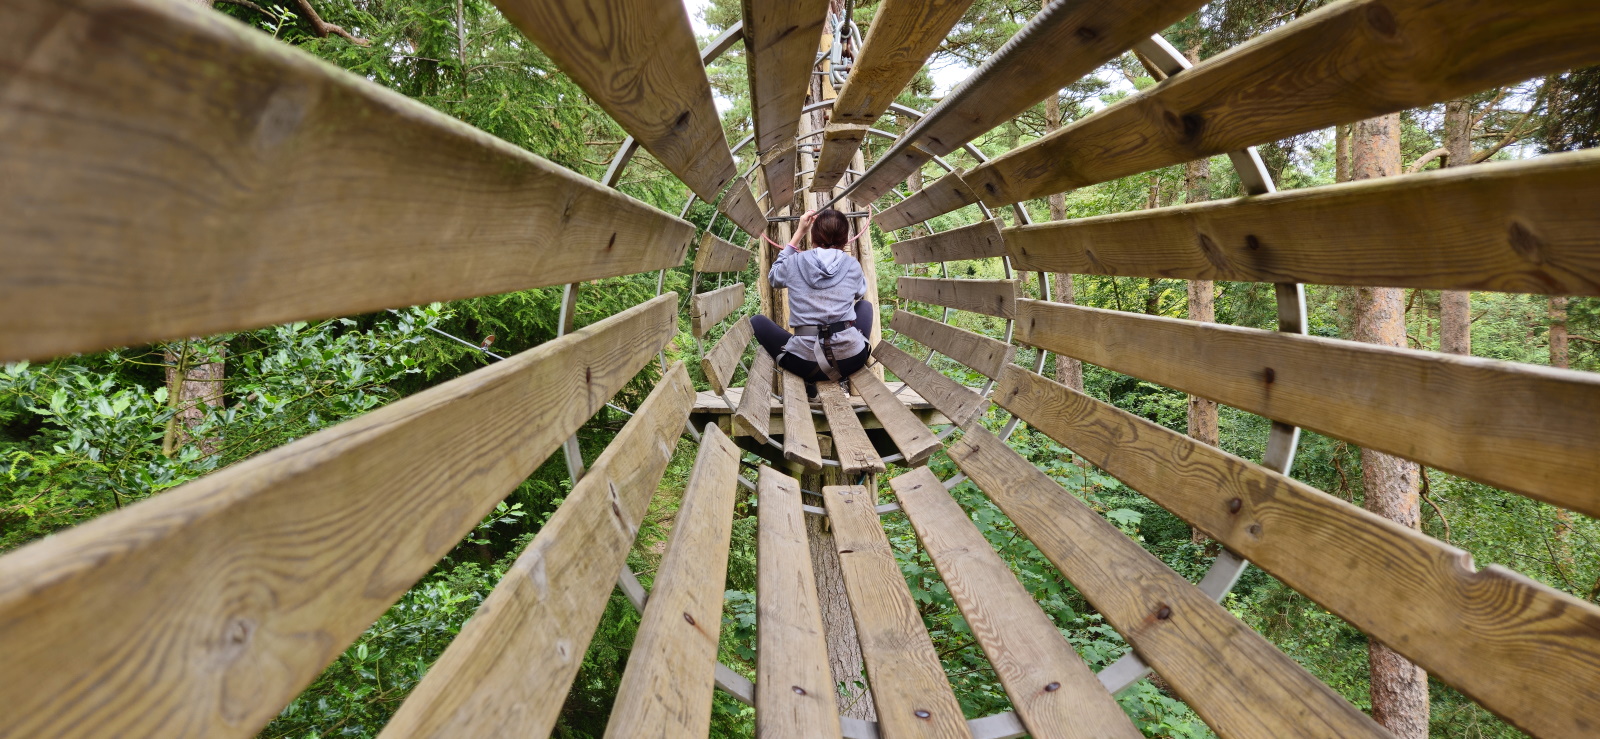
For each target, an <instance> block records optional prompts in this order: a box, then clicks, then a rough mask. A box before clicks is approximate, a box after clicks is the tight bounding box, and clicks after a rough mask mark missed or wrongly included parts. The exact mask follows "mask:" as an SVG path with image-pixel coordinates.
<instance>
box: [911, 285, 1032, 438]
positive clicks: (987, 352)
mask: <svg viewBox="0 0 1600 739" xmlns="http://www.w3.org/2000/svg"><path fill="white" fill-rule="evenodd" d="M889 328H890V329H892V330H894V331H897V332H899V333H902V334H905V335H906V336H908V337H910V338H912V339H915V340H916V341H917V343H919V344H922V345H923V346H926V347H928V348H930V349H933V350H936V351H938V352H939V353H940V354H943V355H945V356H947V357H949V358H951V359H954V360H956V361H957V362H960V363H962V364H964V365H966V366H968V367H970V368H972V369H973V370H974V371H976V372H978V373H979V374H982V375H983V376H985V377H988V378H990V379H998V378H999V377H1000V370H1001V369H1004V368H1005V366H1006V365H1008V364H1010V363H1011V358H1012V357H1013V356H1016V353H1017V348H1016V347H1015V346H1012V345H1010V344H1007V343H1005V342H1004V341H1000V340H998V339H991V338H989V337H987V336H984V335H982V334H975V333H973V332H971V331H968V330H966V329H960V328H956V327H955V326H951V325H950V324H948V323H941V322H939V321H935V320H933V319H932V318H925V317H923V316H919V315H917V314H915V313H910V312H907V311H903V310H896V311H895V312H894V315H893V316H892V317H890V319H889ZM896 374H898V372H897V373H896ZM917 392H922V391H920V390H919V391H917ZM946 415H949V414H946ZM961 425H963V426H964V425H966V424H961Z"/></svg>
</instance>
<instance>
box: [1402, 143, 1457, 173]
mask: <svg viewBox="0 0 1600 739" xmlns="http://www.w3.org/2000/svg"><path fill="white" fill-rule="evenodd" d="M1435 159H1438V160H1440V162H1439V166H1441V167H1443V166H1445V163H1446V162H1448V161H1450V150H1449V149H1446V148H1444V147H1442V146H1441V147H1439V148H1437V149H1434V150H1433V151H1430V152H1428V153H1426V154H1423V155H1422V157H1421V158H1420V159H1418V160H1417V161H1415V162H1412V163H1411V169H1409V170H1407V171H1408V172H1409V173H1411V174H1416V173H1418V172H1421V171H1422V168H1423V167H1426V166H1428V162H1431V161H1433V160H1435Z"/></svg>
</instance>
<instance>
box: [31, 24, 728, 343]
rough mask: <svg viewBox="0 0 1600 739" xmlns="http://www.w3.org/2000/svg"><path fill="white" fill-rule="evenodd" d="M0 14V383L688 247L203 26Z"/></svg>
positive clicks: (678, 258) (313, 69)
mask: <svg viewBox="0 0 1600 739" xmlns="http://www.w3.org/2000/svg"><path fill="white" fill-rule="evenodd" d="M4 13H5V23H4V25H5V28H4V30H3V31H0V36H3V37H4V38H3V40H4V43H3V44H0V68H4V69H6V70H10V71H8V72H7V73H6V76H7V79H8V80H9V81H8V83H7V84H8V85H9V87H8V88H7V93H6V94H7V102H6V104H5V107H6V113H5V119H6V123H5V128H6V135H5V143H4V145H3V146H0V171H3V172H5V180H6V181H7V183H10V184H9V185H8V187H9V188H10V189H8V190H7V191H6V194H5V195H4V196H3V197H0V244H3V245H4V246H3V249H4V252H5V266H4V267H3V268H0V362H9V361H15V360H22V359H35V360H40V359H47V358H50V357H55V356H61V355H65V354H70V353H73V352H90V351H98V350H102V349H107V348H111V347H117V346H127V345H137V344H146V343H149V342H154V341H161V340H166V339H177V338H185V337H190V336H206V335H212V334H217V333H222V332H227V331H239V330H245V329H254V328H259V327H262V326H270V325H274V324H280V323H286V322H289V321H295V320H302V319H322V318H326V317H328V316H338V315H350V314H356V313H366V312H372V311H377V310H381V309H383V308H395V307H402V306H407V305H416V304H426V303H429V302H433V301H445V300H455V299H459V298H468V297H473V296H478V295H488V294H494V293H504V292H512V291H516V290H525V289H528V288H534V287H541V286H548V285H560V284H565V283H570V282H580V281H584V280H592V279H599V278H602V277H611V276H616V275H624V274H630V273H635V272H642V271H646V270H656V269H661V268H666V267H673V266H677V265H679V264H682V262H683V258H684V254H685V253H686V249H687V246H688V243H687V242H688V240H689V238H691V235H692V233H693V228H694V226H693V225H692V224H690V223H688V222H686V221H683V220H681V219H678V218H675V217H673V216H670V215H668V214H666V213H663V212H661V211H660V210H657V209H655V208H653V207H650V206H648V205H646V204H644V203H641V202H639V201H637V200H634V199H633V198H630V197H627V196H625V195H623V194H621V193H619V192H617V191H615V190H612V189H611V188H608V187H605V186H603V185H601V184H599V183H597V182H594V181H593V180H590V179H589V178H588V177H585V176H583V175H580V174H577V173H574V172H572V171H570V170H567V169H565V168H562V167H560V166H557V165H555V164H552V163H551V162H549V161H547V160H545V159H542V158H540V157H537V156H535V155H533V154H530V153H528V152H527V151H524V150H523V149H521V148H518V147H516V146H513V145H511V144H508V143H506V142H504V141H501V140H498V139H495V138H493V137H492V136H489V135H488V134H486V133H484V132H482V131H479V130H477V129H473V128H470V127H467V126H464V125H462V124H461V122H460V121H457V120H455V119H454V118H452V117H450V116H449V115H446V114H444V113H440V112H439V111H436V110H434V109H432V108H429V107H427V106H425V105H423V104H421V103H418V102H416V101H413V100H410V99H408V98H405V97H403V96H401V95H398V94H396V93H394V92H392V91H390V90H387V89H384V88H382V87H380V86H378V85H375V84H373V83H371V82H369V81H367V80H365V79H362V78H361V77H359V76H357V75H353V74H350V73H348V72H346V71H343V70H340V69H337V68H335V67H333V66H332V65H329V64H327V63H325V62H322V61H320V60H317V59H314V58H313V57H312V56H311V55H309V54H307V53H305V52H303V51H301V50H299V49H294V48H290V47H288V46H285V45H283V44H281V43H271V42H270V41H271V40H270V39H264V38H263V37H262V36H261V35H260V34H259V33H258V32H257V31H256V30H255V29H252V28H248V27H245V26H243V25H240V24H236V23H235V24H229V23H225V22H220V21H219V20H218V19H217V16H216V14H214V13H199V12H195V11H194V9H193V8H192V7H190V6H185V5H182V4H172V3H154V4H152V3H149V2H143V1H142V0H107V2H103V3H96V4H95V5H93V6H83V7H78V8H77V9H76V10H73V11H72V12H71V13H69V14H67V15H62V13H63V10H62V6H61V5H60V4H59V3H56V2H51V1H50V0H11V1H10V2H7V3H6V6H5V11H4ZM24 69H26V70H27V71H26V73H25V74H24V73H22V72H21V70H24ZM242 80H251V81H252V82H250V83H248V84H247V83H244V82H241V81H242ZM712 122H713V124H715V122H716V119H715V118H713V119H712ZM154 132H160V133H159V134H157V133H154ZM719 135H720V134H719ZM351 142H361V143H360V145H359V146H352V145H351ZM330 203H337V204H338V207H330V206H329V204H330ZM463 224H471V227H470V228H469V227H465V226H464V225H463ZM64 245H70V247H68V246H64ZM466 254H470V255H471V258H463V255H466Z"/></svg>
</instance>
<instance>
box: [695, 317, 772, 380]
mask: <svg viewBox="0 0 1600 739" xmlns="http://www.w3.org/2000/svg"><path fill="white" fill-rule="evenodd" d="M754 337H755V330H754V329H753V328H752V327H751V326H750V317H749V316H745V317H744V318H740V319H739V321H738V323H735V324H733V325H732V326H730V327H728V330H727V331H726V332H724V333H723V334H722V338H720V339H718V340H717V344H716V346H713V347H711V351H709V352H706V355H705V356H704V357H701V358H700V368H701V369H702V370H704V371H705V373H706V380H708V381H709V382H710V383H711V389H712V390H714V391H716V392H718V393H724V392H727V390H728V388H730V387H732V386H733V376H734V372H735V371H736V370H738V369H739V358H740V357H743V356H744V350H745V347H748V346H750V340H751V339H752V338H754ZM756 353H757V354H764V353H765V352H762V351H760V350H759V349H758V350H757V352H756Z"/></svg>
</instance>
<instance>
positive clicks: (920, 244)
mask: <svg viewBox="0 0 1600 739" xmlns="http://www.w3.org/2000/svg"><path fill="white" fill-rule="evenodd" d="M891 248H892V249H893V250H894V263H895V264H929V263H932V262H959V261H961V260H963V259H987V258H989V257H1003V256H1005V255H1006V240H1005V238H1004V237H1002V236H1001V235H1000V220H999V219H994V220H988V221H979V222H977V223H974V224H972V225H970V226H962V227H961V228H952V229H950V230H949V231H941V232H939V233H936V234H933V235H931V236H923V237H920V238H915V239H906V240H905V241H900V242H897V243H895V244H893V245H892V246H891Z"/></svg>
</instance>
